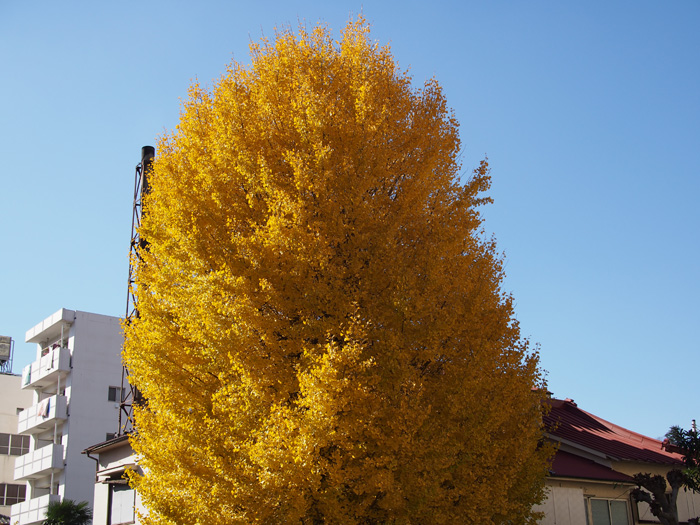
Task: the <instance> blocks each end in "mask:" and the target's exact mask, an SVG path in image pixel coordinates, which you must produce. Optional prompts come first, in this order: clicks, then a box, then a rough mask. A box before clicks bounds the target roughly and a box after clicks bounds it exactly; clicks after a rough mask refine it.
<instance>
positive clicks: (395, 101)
mask: <svg viewBox="0 0 700 525" xmlns="http://www.w3.org/2000/svg"><path fill="white" fill-rule="evenodd" d="M251 51H252V52H251V54H252V63H251V64H250V65H249V66H244V65H241V64H239V63H235V62H234V63H232V64H231V65H230V66H229V67H228V69H227V72H226V73H225V74H224V75H223V76H222V77H221V78H220V79H219V80H218V82H216V83H215V85H214V86H213V87H212V88H210V89H205V88H203V87H201V86H200V85H198V84H195V85H193V86H192V87H191V89H190V93H189V99H188V100H187V101H186V103H185V104H184V108H183V110H182V114H181V118H180V123H179V125H178V127H177V129H176V130H175V131H174V132H173V133H171V134H167V135H166V136H164V137H163V138H162V139H161V140H160V142H159V144H158V154H157V159H156V161H155V165H154V171H153V173H152V176H151V179H150V187H151V190H150V194H149V195H148V196H147V197H146V198H145V199H144V210H145V212H144V217H143V222H142V226H141V229H140V234H141V236H142V238H143V239H145V240H146V241H147V242H148V243H149V244H148V246H149V250H148V252H142V254H141V257H142V259H141V260H140V261H138V269H137V279H136V283H137V284H136V286H137V297H138V310H139V317H138V319H135V320H134V321H133V322H132V323H131V324H130V325H128V326H126V327H125V330H126V349H125V359H126V363H127V366H128V367H129V370H130V377H131V380H132V381H133V382H135V384H136V385H137V386H138V388H139V389H140V390H141V392H143V394H144V395H145V397H146V398H147V399H148V404H147V406H145V407H142V408H140V409H137V411H136V426H137V430H138V432H137V434H136V435H135V437H134V439H133V446H134V447H135V449H136V451H137V452H138V453H139V454H141V455H142V457H143V467H144V471H145V475H144V476H143V477H141V478H134V483H135V484H136V485H137V487H138V489H139V491H140V493H141V494H142V496H143V498H144V501H145V503H146V505H147V506H148V507H149V511H150V516H149V518H148V522H149V523H207V524H230V523H308V524H320V523H329V524H330V523H333V524H335V523H368V524H369V523H472V524H473V523H479V524H489V523H494V524H496V523H534V521H533V517H532V511H531V506H532V504H533V503H534V502H536V501H538V500H540V499H541V498H542V496H543V480H544V475H545V473H546V463H547V461H548V456H549V455H550V450H549V448H547V446H546V445H542V443H541V438H542V430H541V400H542V395H543V394H542V392H544V389H543V388H541V387H543V386H544V383H543V377H542V371H541V369H540V368H539V358H538V355H537V352H536V351H534V350H532V349H531V348H530V347H529V345H528V342H527V341H526V340H524V339H522V338H521V336H520V332H519V327H518V323H517V321H516V319H515V317H514V311H513V301H512V298H511V297H510V296H509V295H508V294H506V293H504V292H503V290H502V289H501V282H502V279H503V262H502V257H501V255H500V253H499V252H498V251H497V248H496V245H495V242H494V241H493V239H489V238H487V237H486V236H485V235H484V233H483V230H482V227H481V220H482V219H481V216H480V214H479V212H478V210H477V208H478V206H479V205H481V204H484V203H486V202H488V201H489V199H488V198H487V197H485V196H484V192H485V191H486V190H487V189H488V188H489V184H490V176H489V170H488V165H487V163H486V161H484V162H482V163H481V165H480V166H479V167H477V168H476V169H475V170H474V172H473V174H472V176H471V177H469V178H468V180H464V181H463V180H462V179H461V178H460V177H461V166H460V164H459V160H458V159H459V152H460V141H459V135H458V123H457V121H456V119H455V117H454V115H453V114H452V113H451V111H450V110H449V108H448V106H447V103H446V99H445V97H444V94H443V92H442V89H441V87H440V85H439V84H438V83H437V82H436V81H435V80H429V81H427V82H426V83H425V85H424V86H423V87H420V88H415V87H414V86H413V85H412V83H411V78H410V77H409V76H408V74H407V73H406V72H404V71H402V70H400V69H399V68H398V66H397V64H396V63H395V61H394V59H393V57H392V54H391V51H390V49H389V48H388V47H384V46H380V45H378V44H377V43H375V42H373V41H372V40H371V38H370V33H369V27H368V25H367V23H366V22H365V21H364V20H362V19H358V20H354V21H351V22H350V23H349V24H348V25H347V27H346V28H345V29H344V31H343V32H342V37H341V38H340V40H339V41H335V40H334V39H333V38H332V36H331V33H330V31H329V30H328V29H327V28H325V27H323V26H319V27H315V28H314V29H312V30H306V29H304V28H303V27H302V28H300V29H298V30H297V32H296V33H295V32H294V31H292V30H291V29H285V30H281V31H279V32H278V33H277V34H276V36H275V38H274V39H272V40H265V39H263V40H262V41H261V42H259V43H256V44H253V45H252V46H251Z"/></svg>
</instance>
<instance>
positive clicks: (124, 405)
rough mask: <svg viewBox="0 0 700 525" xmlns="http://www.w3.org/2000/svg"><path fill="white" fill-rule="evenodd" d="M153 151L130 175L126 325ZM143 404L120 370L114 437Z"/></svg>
mask: <svg viewBox="0 0 700 525" xmlns="http://www.w3.org/2000/svg"><path fill="white" fill-rule="evenodd" d="M155 154H156V150H155V148H154V147H153V146H144V147H143V148H141V162H140V163H139V164H137V165H136V173H135V175H134V201H133V209H132V214H131V244H130V247H129V281H128V285H127V293H126V316H125V321H126V324H129V323H131V321H132V320H133V319H136V318H138V316H139V312H138V306H137V302H138V301H137V294H136V282H135V275H136V267H137V265H138V264H139V262H141V256H140V252H141V251H144V252H145V251H146V250H148V242H147V241H146V240H145V239H142V238H141V235H140V233H139V229H140V227H141V219H142V218H143V214H144V209H143V197H144V196H145V195H147V194H148V191H149V184H148V176H149V174H150V172H151V170H152V169H153V159H154V158H155ZM142 402H143V398H142V396H141V393H140V392H139V390H138V388H136V387H135V386H134V385H132V384H131V383H130V382H129V370H127V368H126V366H123V367H122V385H121V398H120V403H119V432H118V435H122V434H125V433H127V432H130V431H131V430H132V429H133V425H134V405H139V404H141V403H142Z"/></svg>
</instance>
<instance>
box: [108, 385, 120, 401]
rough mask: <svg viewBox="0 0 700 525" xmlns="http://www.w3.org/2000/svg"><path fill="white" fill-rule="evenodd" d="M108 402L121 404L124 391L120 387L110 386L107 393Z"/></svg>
mask: <svg viewBox="0 0 700 525" xmlns="http://www.w3.org/2000/svg"><path fill="white" fill-rule="evenodd" d="M107 400H108V401H113V402H114V403H120V402H121V400H122V389H121V387H118V386H110V387H109V390H108V392H107Z"/></svg>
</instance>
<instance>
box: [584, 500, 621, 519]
mask: <svg viewBox="0 0 700 525" xmlns="http://www.w3.org/2000/svg"><path fill="white" fill-rule="evenodd" d="M586 499H587V501H586V514H587V518H588V519H587V520H586V522H587V523H588V525H606V524H599V523H595V522H594V521H593V501H594V500H595V501H603V502H606V503H607V507H608V517H609V519H610V523H609V524H608V525H630V524H631V523H632V521H631V517H632V509H631V506H630V502H629V500H627V499H619V498H598V497H590V498H586ZM612 503H622V504H624V509H625V515H626V516H625V517H626V518H627V521H626V522H625V523H624V524H619V523H613V522H612V516H613V514H612V506H611V504H612Z"/></svg>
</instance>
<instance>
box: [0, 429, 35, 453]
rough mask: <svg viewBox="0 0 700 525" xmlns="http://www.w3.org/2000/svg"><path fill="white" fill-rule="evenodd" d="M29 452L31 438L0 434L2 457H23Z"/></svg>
mask: <svg viewBox="0 0 700 525" xmlns="http://www.w3.org/2000/svg"><path fill="white" fill-rule="evenodd" d="M27 452H29V436H20V435H18V434H0V456H23V455H24V454H26V453H27Z"/></svg>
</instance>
